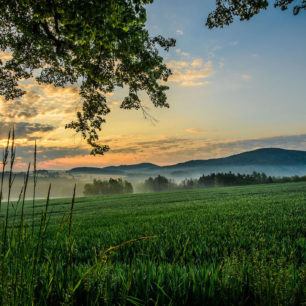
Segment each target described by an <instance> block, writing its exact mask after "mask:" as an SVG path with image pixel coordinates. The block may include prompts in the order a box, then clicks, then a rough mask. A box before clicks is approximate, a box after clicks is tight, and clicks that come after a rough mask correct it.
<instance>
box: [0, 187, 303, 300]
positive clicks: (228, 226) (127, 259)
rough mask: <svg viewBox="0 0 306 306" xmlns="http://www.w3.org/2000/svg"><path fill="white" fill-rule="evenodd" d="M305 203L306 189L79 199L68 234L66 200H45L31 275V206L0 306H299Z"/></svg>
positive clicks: (7, 260)
mask: <svg viewBox="0 0 306 306" xmlns="http://www.w3.org/2000/svg"><path fill="white" fill-rule="evenodd" d="M305 204H306V183H289V184H275V185H274V184H270V185H256V186H247V187H227V188H217V189H202V190H192V191H178V192H168V193H158V194H136V195H121V196H104V197H87V198H77V199H76V200H75V203H74V210H73V225H72V231H71V235H69V211H70V208H71V200H70V199H69V200H65V199H61V200H51V201H50V204H49V210H48V211H49V212H48V214H47V216H48V218H49V217H50V219H48V218H47V222H48V227H46V231H45V233H44V236H43V244H42V247H41V248H39V250H40V252H41V253H40V256H39V258H38V260H37V262H34V263H35V269H34V267H33V258H32V257H33V254H35V248H36V246H37V239H38V237H39V235H38V234H39V231H40V221H41V210H42V209H44V208H45V202H42V201H37V202H36V204H35V210H34V218H35V224H34V234H33V235H32V234H31V233H32V229H31V226H29V227H25V230H24V232H23V233H22V236H21V237H23V238H22V239H21V240H22V241H24V242H23V244H21V246H20V245H19V247H18V248H17V249H16V250H13V249H12V251H11V252H10V253H6V254H5V255H4V256H6V257H3V258H1V261H2V269H1V271H2V275H1V279H2V283H1V284H0V285H1V286H0V290H1V292H0V293H1V294H2V303H3V304H14V303H15V304H18V303H24V304H30V303H32V302H34V303H52V304H60V303H68V304H72V303H77V304H97V303H100V304H172V305H179V304H181V305H183V304H185V305H186V304H192V305H196V304H198V305H203V303H207V304H209V305H224V304H234V305H238V304H245V305H258V304H262V305H280V304H281V305H301V304H303V303H305V291H304V284H305V282H306V279H305V254H306V252H305V251H306V243H305V221H306V214H305V212H306V211H305V210H306V209H305V208H306V205H305ZM2 206H3V207H2V215H3V211H5V209H6V208H5V204H3V205H2ZM10 212H11V214H10V216H11V217H10V221H9V227H10V228H12V227H13V225H12V224H13V215H14V214H13V210H12V209H10ZM65 213H66V216H67V221H61V220H63V219H62V217H63V214H65ZM16 215H17V216H19V215H20V210H19V212H17V214H16ZM32 217H33V211H32V203H31V202H27V203H26V204H25V206H24V224H29V225H30V224H32ZM0 218H3V217H1V215H0ZM17 220H19V219H18V218H17ZM17 229H18V227H16V231H15V232H18V231H17ZM152 236H153V237H152ZM155 236H156V237H155ZM16 237H20V235H17V236H16ZM31 237H33V238H31ZM139 237H150V239H148V240H145V241H137V242H133V243H129V244H127V245H124V246H122V247H120V248H118V249H117V250H115V251H114V252H112V250H109V251H107V252H101V250H107V249H108V248H109V247H110V246H116V245H120V244H121V243H123V242H125V241H128V240H130V239H134V238H139ZM16 245H17V244H16ZM31 249H32V251H30V250H31ZM14 252H15V253H14ZM3 271H5V274H4V272H3ZM1 279H0V281H1ZM15 287H16V288H15ZM1 294H0V295H1Z"/></svg>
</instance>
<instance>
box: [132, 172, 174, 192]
mask: <svg viewBox="0 0 306 306" xmlns="http://www.w3.org/2000/svg"><path fill="white" fill-rule="evenodd" d="M138 189H139V190H140V191H142V192H148V191H149V192H153V191H154V192H160V191H169V190H175V189H177V185H176V184H175V183H174V182H172V181H171V180H170V179H168V178H166V177H164V176H162V175H158V176H157V177H155V178H152V177H149V178H148V179H147V180H145V181H144V183H143V184H138Z"/></svg>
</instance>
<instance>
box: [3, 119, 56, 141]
mask: <svg viewBox="0 0 306 306" xmlns="http://www.w3.org/2000/svg"><path fill="white" fill-rule="evenodd" d="M12 128H14V129H15V135H16V137H18V138H31V137H32V136H33V134H35V133H37V132H39V133H40V134H41V133H46V132H50V131H53V130H54V129H55V127H54V126H52V125H49V124H41V123H29V122H16V123H9V122H1V121H0V139H1V138H2V139H3V138H6V137H7V135H8V132H9V130H10V129H12Z"/></svg>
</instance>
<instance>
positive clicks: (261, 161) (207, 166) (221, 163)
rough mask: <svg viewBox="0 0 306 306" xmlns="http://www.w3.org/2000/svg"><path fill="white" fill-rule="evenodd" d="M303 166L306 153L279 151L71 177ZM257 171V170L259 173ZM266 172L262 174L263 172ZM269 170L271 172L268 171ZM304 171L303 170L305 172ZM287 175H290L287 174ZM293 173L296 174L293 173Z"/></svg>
mask: <svg viewBox="0 0 306 306" xmlns="http://www.w3.org/2000/svg"><path fill="white" fill-rule="evenodd" d="M300 166H302V167H303V168H304V167H305V169H306V151H297V150H286V149H279V148H263V149H256V150H252V151H247V152H243V153H239V154H235V155H231V156H228V157H222V158H214V159H207V160H190V161H186V162H183V163H178V164H174V165H168V166H158V165H155V164H152V163H140V164H134V165H121V166H108V167H104V168H98V167H78V168H73V169H71V170H69V172H71V173H95V174H117V175H131V174H141V175H144V174H147V173H151V174H150V175H154V174H156V173H160V174H170V175H171V174H173V175H183V174H184V172H186V173H188V172H190V171H192V172H194V171H195V172H199V173H200V172H203V171H208V172H212V171H224V172H225V171H234V172H237V171H238V170H237V169H238V168H239V167H240V168H241V167H242V168H241V169H244V171H242V172H250V171H252V168H253V171H263V170H264V169H266V168H267V167H272V168H273V169H274V170H275V169H278V168H279V169H284V170H286V171H287V170H288V169H289V173H290V171H291V170H290V169H295V168H296V167H300ZM257 168H258V169H257ZM261 169H263V170H261ZM267 169H269V168H267ZM303 171H304V170H303ZM287 172H288V171H287ZM293 172H294V171H293Z"/></svg>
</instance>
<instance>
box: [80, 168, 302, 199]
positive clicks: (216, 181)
mask: <svg viewBox="0 0 306 306" xmlns="http://www.w3.org/2000/svg"><path fill="white" fill-rule="evenodd" d="M305 181H306V175H305V176H297V175H296V176H284V177H273V176H267V175H266V174H265V173H259V172H256V171H254V172H253V173H252V174H241V173H232V172H227V173H211V174H208V175H204V174H203V175H202V176H200V177H199V178H190V179H185V180H183V181H181V182H180V183H176V182H175V181H174V180H172V179H170V178H167V177H165V176H162V175H158V176H156V177H154V178H153V177H149V178H148V179H146V180H145V181H144V182H142V183H139V184H137V185H136V186H135V187H136V189H137V191H138V192H161V191H173V190H188V189H199V188H211V187H222V186H243V185H255V184H272V183H288V182H305ZM133 192H134V188H133V185H132V184H131V183H130V182H128V181H126V180H122V179H121V178H119V179H112V178H110V179H109V180H108V181H107V180H104V181H102V180H96V179H94V180H93V183H92V184H86V185H85V186H84V195H107V194H127V193H133Z"/></svg>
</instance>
